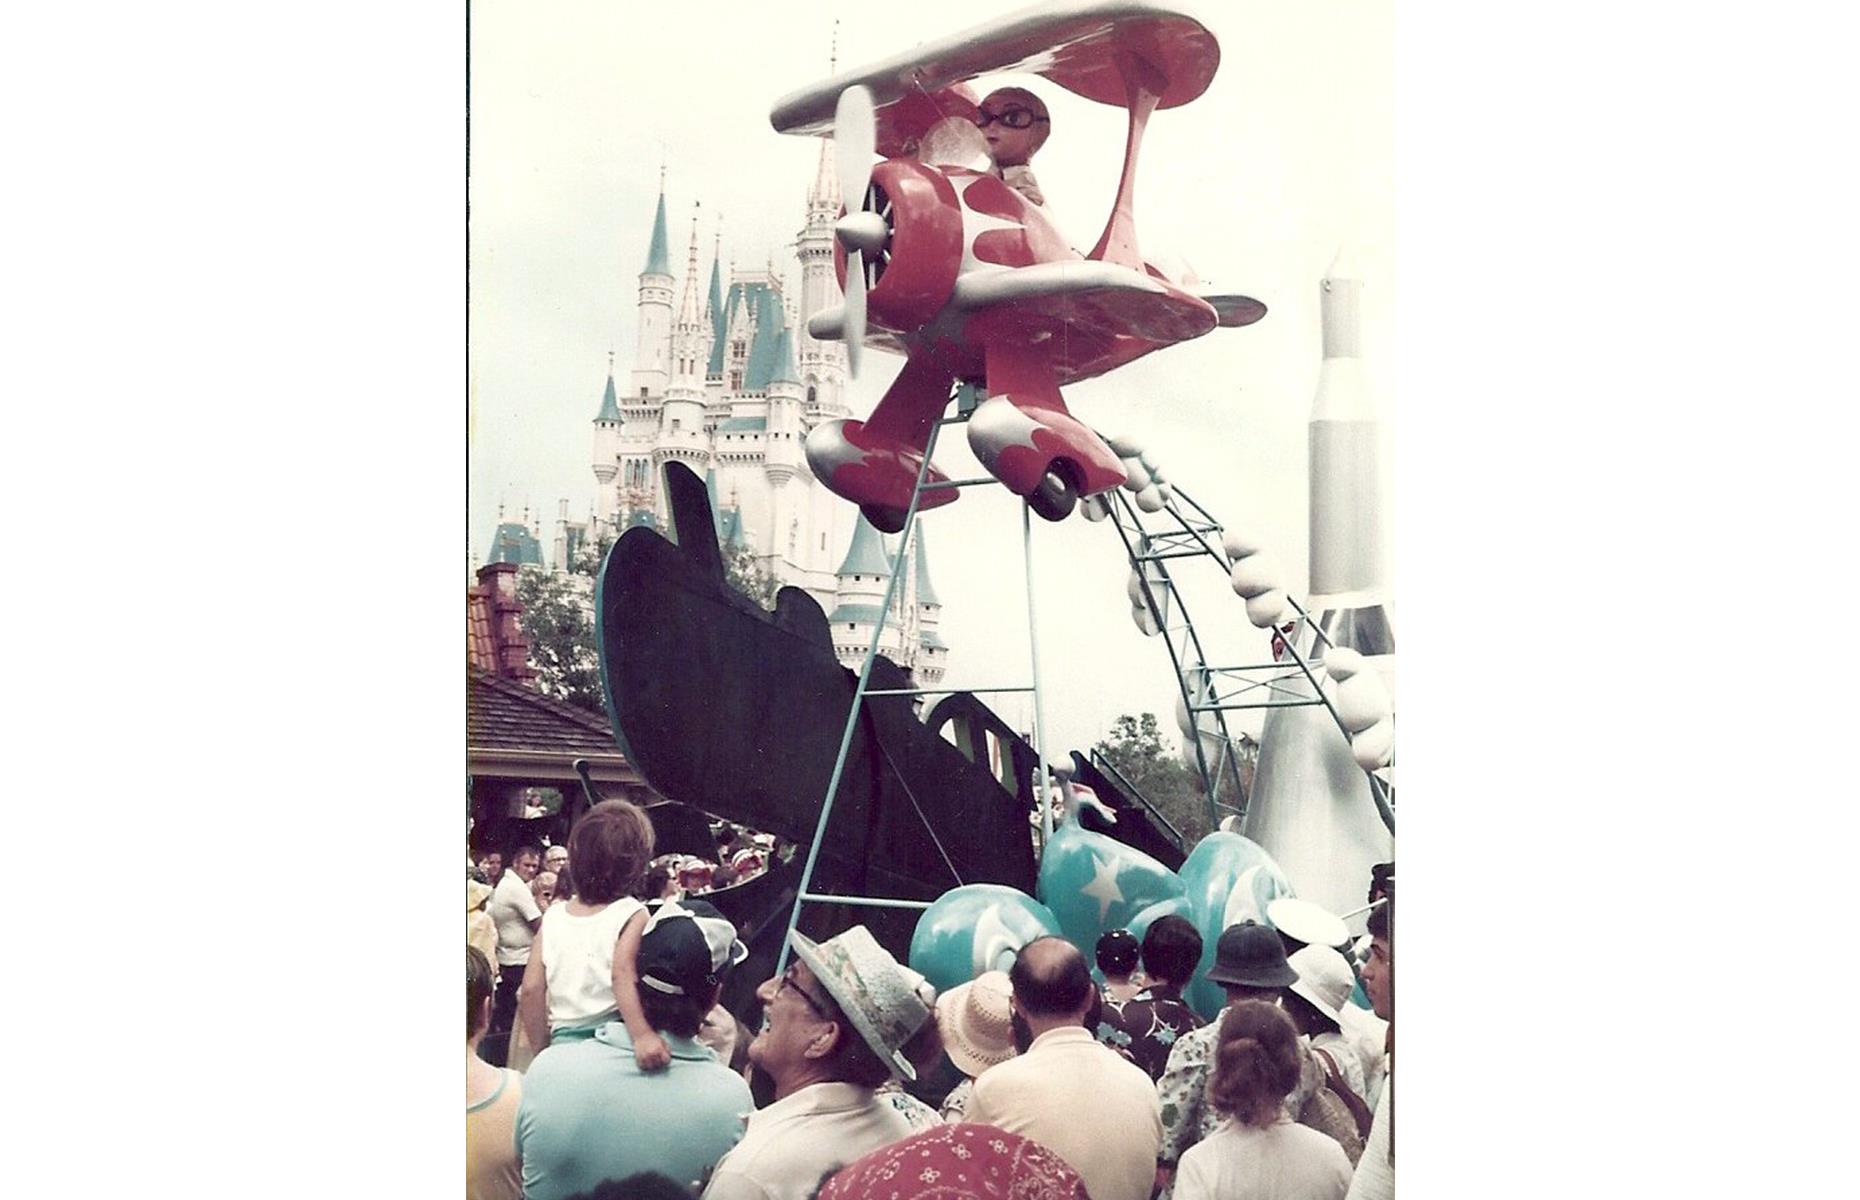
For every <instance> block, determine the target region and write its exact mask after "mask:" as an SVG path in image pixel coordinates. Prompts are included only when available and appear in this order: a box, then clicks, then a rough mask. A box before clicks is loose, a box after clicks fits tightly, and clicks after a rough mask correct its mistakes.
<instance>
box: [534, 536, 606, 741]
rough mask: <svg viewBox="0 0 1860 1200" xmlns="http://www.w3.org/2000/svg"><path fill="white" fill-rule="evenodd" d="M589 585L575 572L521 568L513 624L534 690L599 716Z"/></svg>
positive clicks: (589, 581) (603, 706)
mask: <svg viewBox="0 0 1860 1200" xmlns="http://www.w3.org/2000/svg"><path fill="white" fill-rule="evenodd" d="M593 585H594V580H593V579H592V578H591V577H590V576H587V575H582V574H579V573H577V572H572V571H571V572H567V573H564V572H561V571H549V570H545V569H543V568H541V567H530V566H526V567H524V568H522V569H521V570H519V571H518V572H517V599H518V600H521V601H522V602H523V612H522V615H521V616H520V617H519V618H518V620H519V622H520V623H521V624H522V626H523V636H524V637H525V638H526V639H528V641H529V644H530V667H531V668H532V669H534V670H535V672H536V690H537V691H539V692H541V693H542V694H543V695H545V696H553V697H555V698H556V699H557V700H566V701H568V702H569V703H570V704H574V705H578V706H580V707H582V708H585V709H587V710H588V711H590V712H596V713H599V712H604V711H605V710H606V704H605V701H604V700H603V699H602V698H601V663H600V654H599V652H598V651H597V650H596V649H595V639H594V586H593Z"/></svg>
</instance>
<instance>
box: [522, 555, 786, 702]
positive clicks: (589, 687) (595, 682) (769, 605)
mask: <svg viewBox="0 0 1860 1200" xmlns="http://www.w3.org/2000/svg"><path fill="white" fill-rule="evenodd" d="M617 540H619V535H618V534H617V533H616V532H615V531H614V529H613V528H612V527H611V526H602V527H601V528H600V530H599V532H598V533H597V535H596V536H595V537H594V538H593V539H591V540H590V541H588V542H587V543H585V544H583V545H582V546H581V547H580V549H579V550H578V551H577V552H576V553H575V554H574V556H573V557H572V559H571V560H570V562H569V564H568V570H567V571H566V572H563V571H548V570H544V569H543V568H540V567H529V566H526V567H524V568H523V569H522V570H520V571H519V572H518V573H517V599H519V600H521V601H522V602H523V613H522V615H521V617H519V622H520V623H521V624H522V626H523V635H524V637H526V638H527V639H529V643H530V666H531V667H532V668H534V669H535V671H536V688H537V690H538V691H540V692H542V694H543V695H545V696H553V697H555V698H556V699H558V700H566V701H568V702H569V703H570V704H575V705H579V706H580V707H582V708H585V709H587V710H588V711H589V712H595V713H604V712H605V711H606V700H605V698H604V697H603V696H602V695H601V665H600V649H599V642H598V640H597V639H596V638H595V635H594V580H595V578H596V577H597V576H598V575H599V574H600V571H601V564H602V563H604V562H606V561H607V552H608V551H609V550H611V549H612V548H613V544H614V542H616V541H617ZM723 577H724V581H725V582H726V583H728V584H729V585H730V586H731V587H733V588H735V589H736V590H737V591H739V592H741V593H742V594H743V595H745V596H747V597H749V599H751V600H753V601H755V602H756V603H757V604H758V605H760V606H761V607H763V608H765V609H769V610H773V609H774V607H775V593H776V592H777V591H779V590H780V585H779V584H777V583H776V581H775V579H774V577H773V576H771V575H770V574H769V573H768V572H767V571H765V570H763V569H762V566H761V564H760V563H759V562H757V561H756V557H755V555H754V554H753V553H751V552H750V551H749V550H748V549H747V548H746V547H742V546H736V547H732V548H730V549H728V550H726V551H725V552H724V555H723Z"/></svg>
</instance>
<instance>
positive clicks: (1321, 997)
mask: <svg viewBox="0 0 1860 1200" xmlns="http://www.w3.org/2000/svg"><path fill="white" fill-rule="evenodd" d="M1286 962H1287V964H1289V965H1290V966H1291V968H1292V970H1294V971H1296V972H1298V982H1296V983H1294V984H1292V993H1293V994H1294V995H1298V996H1303V997H1304V998H1305V999H1306V1000H1309V1001H1310V1002H1311V1006H1312V1007H1313V1008H1315V1009H1317V1010H1318V1011H1319V1012H1321V1013H1323V1014H1324V1015H1325V1016H1327V1017H1329V1018H1330V1019H1331V1020H1333V1021H1336V1022H1337V1023H1338V1024H1339V1025H1341V1024H1342V1022H1343V1017H1342V1016H1341V1012H1342V1009H1343V1006H1344V1005H1345V1004H1347V1003H1349V1000H1350V991H1351V989H1352V988H1354V987H1355V986H1356V976H1355V975H1354V974H1352V973H1351V971H1350V964H1349V963H1347V962H1345V961H1343V955H1341V954H1339V953H1337V952H1336V951H1335V950H1332V949H1331V948H1330V947H1329V946H1306V947H1305V948H1304V949H1302V950H1300V951H1298V952H1297V953H1296V954H1294V955H1292V956H1291V957H1290V958H1288V959H1286Z"/></svg>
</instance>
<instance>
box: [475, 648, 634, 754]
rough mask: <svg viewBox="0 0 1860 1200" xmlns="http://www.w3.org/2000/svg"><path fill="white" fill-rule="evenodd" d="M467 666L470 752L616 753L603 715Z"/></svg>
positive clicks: (616, 748) (610, 731) (611, 734)
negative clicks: (600, 715) (597, 714)
mask: <svg viewBox="0 0 1860 1200" xmlns="http://www.w3.org/2000/svg"><path fill="white" fill-rule="evenodd" d="M466 670H467V672H468V676H467V681H466V688H465V742H466V745H467V746H468V747H469V748H470V750H471V751H473V752H476V751H478V750H481V749H483V750H522V751H529V752H533V753H557V754H568V755H572V756H580V757H583V758H587V757H592V756H594V755H613V756H615V757H618V756H619V753H620V751H619V748H618V747H616V746H615V745H614V735H613V731H612V730H611V729H609V728H608V727H607V721H606V720H605V719H604V718H602V717H599V716H596V715H595V714H594V713H591V712H589V711H587V710H586V709H584V708H577V707H576V706H574V705H573V704H568V703H566V702H564V701H561V700H554V699H551V698H550V697H548V696H545V695H543V694H542V693H541V692H538V691H536V690H535V689H534V688H528V687H524V686H523V685H522V684H519V683H515V682H513V681H511V680H508V679H499V678H498V677H497V676H495V675H493V674H491V673H490V672H489V671H486V670H483V669H481V668H479V667H476V666H469V667H467V668H466Z"/></svg>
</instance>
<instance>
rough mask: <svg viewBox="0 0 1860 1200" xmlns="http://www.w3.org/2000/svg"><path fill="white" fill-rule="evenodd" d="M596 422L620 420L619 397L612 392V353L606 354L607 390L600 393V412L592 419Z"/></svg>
mask: <svg viewBox="0 0 1860 1200" xmlns="http://www.w3.org/2000/svg"><path fill="white" fill-rule="evenodd" d="M594 419H595V420H596V421H618V420H619V419H620V397H619V396H618V395H616V394H615V392H614V352H613V351H612V350H609V351H608V352H607V390H606V391H604V392H602V393H601V411H600V412H599V413H598V414H597V415H596V416H595V418H594Z"/></svg>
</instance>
